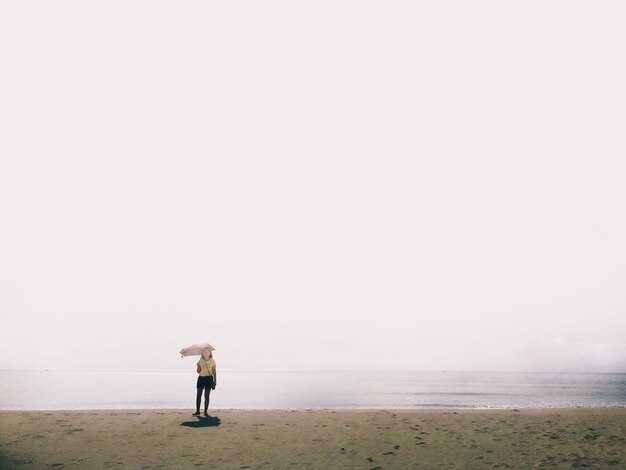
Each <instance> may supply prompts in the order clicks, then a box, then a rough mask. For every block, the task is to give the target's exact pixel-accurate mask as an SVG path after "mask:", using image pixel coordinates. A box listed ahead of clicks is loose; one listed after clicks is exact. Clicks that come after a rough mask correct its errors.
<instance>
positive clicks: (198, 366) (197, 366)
mask: <svg viewBox="0 0 626 470" xmlns="http://www.w3.org/2000/svg"><path fill="white" fill-rule="evenodd" d="M201 370H202V369H201V368H200V362H198V363H197V364H196V372H197V373H198V374H199V373H200V371H201Z"/></svg>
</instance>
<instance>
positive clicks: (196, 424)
mask: <svg viewBox="0 0 626 470" xmlns="http://www.w3.org/2000/svg"><path fill="white" fill-rule="evenodd" d="M220 424H221V421H220V419H219V418H218V417H217V416H207V417H204V416H202V417H201V416H198V420H197V421H184V422H182V423H180V425H181V426H187V427H188V428H208V427H212V426H219V425H220Z"/></svg>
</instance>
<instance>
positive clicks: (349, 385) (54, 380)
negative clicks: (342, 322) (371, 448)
mask: <svg viewBox="0 0 626 470" xmlns="http://www.w3.org/2000/svg"><path fill="white" fill-rule="evenodd" d="M196 377H197V376H196V374H194V373H193V372H191V373H190V372H189V371H187V370H185V371H181V370H102V371H82V370H81V371H0V409H4V410H53V409H76V410H78V409H115V408H188V409H192V408H193V407H194V402H195V393H196V390H195V386H196ZM211 407H212V408H240V409H255V408H260V409H274V408H278V409H285V408H286V409H306V408H311V409H319V408H555V407H556V408H560V407H626V374H544V373H537V374H528V373H493V372H399V371H386V372H363V371H324V372H321V371H320V372H314V371H306V372H301V371H250V370H245V371H244V370H237V371H235V370H230V371H229V370H221V371H220V373H219V382H218V387H217V389H216V390H215V391H214V392H212V394H211Z"/></svg>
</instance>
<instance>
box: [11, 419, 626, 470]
mask: <svg viewBox="0 0 626 470" xmlns="http://www.w3.org/2000/svg"><path fill="white" fill-rule="evenodd" d="M210 414H211V416H212V417H211V418H210V419H197V418H195V417H192V416H191V412H190V411H181V410H118V411H113V410H106V411H54V412H48V411H39V412H32V411H29V412H22V411H5V412H0V439H1V440H0V445H1V447H0V452H1V457H0V466H1V467H2V468H50V467H55V468H63V467H75V468H109V467H118V468H155V467H159V468H164V467H170V468H225V469H240V468H316V469H317V468H319V469H332V468H364V469H374V468H376V469H381V468H384V469H393V468H477V469H478V468H480V469H483V468H591V469H598V468H626V409H559V410H520V411H514V410H494V411H482V410H471V411H455V410H437V411H434V410H401V411H399V410H393V411H385V410H376V411H360V410H353V411H335V410H322V411H317V410H316V411H305V410H302V411H289V410H282V411H263V410H258V411H256V410H255V411H242V410H211V413H210Z"/></svg>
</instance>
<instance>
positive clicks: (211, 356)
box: [201, 348, 213, 359]
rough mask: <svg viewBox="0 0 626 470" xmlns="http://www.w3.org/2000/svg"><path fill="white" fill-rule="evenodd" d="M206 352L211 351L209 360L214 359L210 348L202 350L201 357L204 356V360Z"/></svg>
mask: <svg viewBox="0 0 626 470" xmlns="http://www.w3.org/2000/svg"><path fill="white" fill-rule="evenodd" d="M204 351H209V359H211V358H213V352H212V351H211V350H210V349H209V348H206V349H203V350H202V354H201V356H202V357H203V358H204Z"/></svg>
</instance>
